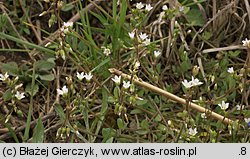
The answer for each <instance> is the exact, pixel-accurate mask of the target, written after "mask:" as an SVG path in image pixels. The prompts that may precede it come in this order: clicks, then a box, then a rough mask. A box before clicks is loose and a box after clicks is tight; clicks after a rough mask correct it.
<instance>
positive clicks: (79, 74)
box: [76, 72, 84, 81]
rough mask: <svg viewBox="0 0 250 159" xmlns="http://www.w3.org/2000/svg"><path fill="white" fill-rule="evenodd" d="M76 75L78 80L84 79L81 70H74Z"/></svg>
mask: <svg viewBox="0 0 250 159" xmlns="http://www.w3.org/2000/svg"><path fill="white" fill-rule="evenodd" d="M76 77H77V78H78V79H79V80H80V81H82V80H83V79H84V72H81V73H79V72H76Z"/></svg>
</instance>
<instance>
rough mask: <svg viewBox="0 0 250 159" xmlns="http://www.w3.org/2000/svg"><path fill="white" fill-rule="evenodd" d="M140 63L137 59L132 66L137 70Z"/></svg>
mask: <svg viewBox="0 0 250 159" xmlns="http://www.w3.org/2000/svg"><path fill="white" fill-rule="evenodd" d="M140 65H141V63H140V62H139V61H136V62H135V66H134V68H135V69H136V70H137V69H138V68H139V67H140Z"/></svg>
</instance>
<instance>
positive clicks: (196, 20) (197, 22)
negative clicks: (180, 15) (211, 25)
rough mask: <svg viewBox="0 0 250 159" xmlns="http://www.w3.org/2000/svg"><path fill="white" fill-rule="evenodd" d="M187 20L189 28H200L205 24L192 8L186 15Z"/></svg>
mask: <svg viewBox="0 0 250 159" xmlns="http://www.w3.org/2000/svg"><path fill="white" fill-rule="evenodd" d="M186 17H187V20H188V22H189V24H190V25H191V26H199V27H202V26H203V25H204V24H205V21H204V19H203V16H202V14H201V12H200V10H199V9H198V8H192V9H190V11H189V12H188V13H187V14H186Z"/></svg>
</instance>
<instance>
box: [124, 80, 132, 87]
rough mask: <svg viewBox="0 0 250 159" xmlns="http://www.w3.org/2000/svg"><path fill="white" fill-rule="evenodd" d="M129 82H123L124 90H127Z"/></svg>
mask: <svg viewBox="0 0 250 159" xmlns="http://www.w3.org/2000/svg"><path fill="white" fill-rule="evenodd" d="M130 85H131V84H130V81H127V82H126V81H123V87H124V88H125V89H128V88H129V87H130Z"/></svg>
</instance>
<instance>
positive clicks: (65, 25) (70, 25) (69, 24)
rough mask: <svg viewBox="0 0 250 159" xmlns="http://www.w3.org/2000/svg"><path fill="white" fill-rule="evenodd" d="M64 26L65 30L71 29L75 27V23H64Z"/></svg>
mask: <svg viewBox="0 0 250 159" xmlns="http://www.w3.org/2000/svg"><path fill="white" fill-rule="evenodd" d="M63 26H64V27H65V28H69V27H72V26H73V22H66V23H65V22H63Z"/></svg>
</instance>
